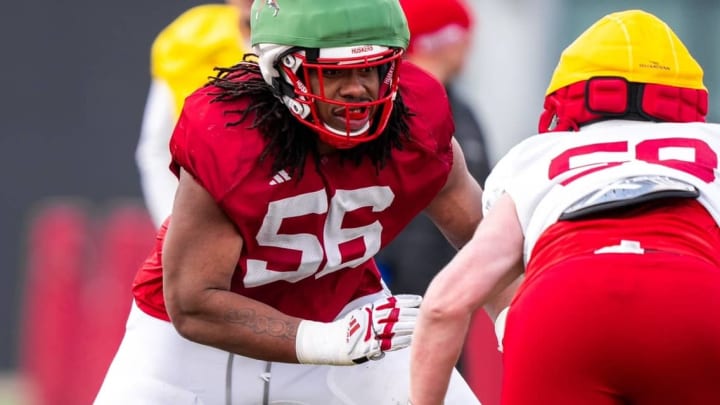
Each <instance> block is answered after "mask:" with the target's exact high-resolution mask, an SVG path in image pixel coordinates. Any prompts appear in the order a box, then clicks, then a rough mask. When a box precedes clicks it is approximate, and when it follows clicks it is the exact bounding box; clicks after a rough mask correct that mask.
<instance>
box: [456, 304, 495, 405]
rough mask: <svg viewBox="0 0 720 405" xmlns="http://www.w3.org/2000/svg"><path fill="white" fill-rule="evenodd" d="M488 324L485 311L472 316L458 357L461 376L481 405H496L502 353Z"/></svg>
mask: <svg viewBox="0 0 720 405" xmlns="http://www.w3.org/2000/svg"><path fill="white" fill-rule="evenodd" d="M497 347H498V344H497V338H496V337H495V329H494V326H493V323H492V321H491V320H490V318H489V317H488V316H487V314H486V313H485V311H483V310H480V311H478V312H476V313H475V316H474V317H473V321H472V324H471V325H470V330H469V331H468V336H467V340H466V341H465V349H464V351H463V355H462V364H463V376H464V377H465V380H466V381H467V382H468V384H469V385H470V388H472V390H473V392H474V393H475V395H476V396H477V397H478V398H479V399H480V402H481V403H482V404H483V405H499V404H500V391H501V386H502V354H501V353H500V352H499V351H498V350H497Z"/></svg>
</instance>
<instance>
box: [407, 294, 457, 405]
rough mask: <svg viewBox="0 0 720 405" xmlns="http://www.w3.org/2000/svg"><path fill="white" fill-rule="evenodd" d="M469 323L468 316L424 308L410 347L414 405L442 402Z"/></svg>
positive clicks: (411, 387)
mask: <svg viewBox="0 0 720 405" xmlns="http://www.w3.org/2000/svg"><path fill="white" fill-rule="evenodd" d="M423 305H424V304H423ZM469 324H470V317H469V316H459V315H458V316H453V317H446V316H445V315H444V314H440V313H438V314H428V313H427V312H426V311H423V314H421V316H420V319H419V321H418V329H417V330H416V332H415V335H414V336H413V344H412V345H411V346H410V348H411V350H412V353H411V368H410V399H411V401H412V404H413V405H440V404H443V401H444V399H445V395H446V392H447V389H448V384H449V382H450V375H451V373H452V370H453V367H454V366H455V364H456V363H457V361H458V358H459V357H460V353H461V351H462V347H463V342H464V337H465V334H466V333H467V328H468V327H469Z"/></svg>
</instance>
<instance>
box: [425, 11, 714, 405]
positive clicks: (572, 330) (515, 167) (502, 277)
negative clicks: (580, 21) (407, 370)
mask: <svg viewBox="0 0 720 405" xmlns="http://www.w3.org/2000/svg"><path fill="white" fill-rule="evenodd" d="M545 95H546V98H545V103H544V112H543V113H542V114H541V116H540V120H539V125H538V130H539V132H540V134H539V135H536V136H533V137H530V138H529V139H527V140H525V141H523V142H521V143H520V144H519V145H517V146H516V147H515V148H513V149H512V150H511V151H510V152H508V154H506V155H505V156H504V157H503V158H502V159H501V160H500V162H498V164H497V165H496V166H495V168H494V169H493V171H492V173H491V174H490V176H489V177H488V179H487V182H486V188H485V193H484V195H483V207H484V210H485V214H486V215H485V218H484V219H483V222H482V223H481V224H480V226H479V227H478V229H477V231H476V233H475V235H474V236H473V238H472V240H471V241H470V242H468V244H467V245H465V247H463V248H462V249H461V250H460V252H459V253H458V254H457V256H455V258H453V260H452V261H451V262H450V264H448V266H446V267H445V268H444V269H443V270H442V271H441V272H440V274H439V275H438V276H437V277H436V278H435V279H434V280H433V281H432V283H431V285H430V287H429V288H428V291H427V294H426V296H425V300H424V301H423V305H422V308H421V310H420V317H419V320H418V325H417V329H416V331H415V337H414V341H413V346H412V347H411V350H412V366H411V391H412V394H411V400H412V401H413V404H414V405H439V404H441V403H442V397H443V393H444V390H445V386H446V384H447V381H448V380H447V376H448V375H449V372H450V370H452V367H453V365H454V364H455V361H456V360H457V358H458V356H459V354H460V351H461V348H462V346H463V340H464V336H465V332H466V331H467V328H468V324H469V319H470V316H471V314H472V313H473V311H475V310H476V309H477V308H478V307H479V306H480V305H482V304H483V303H484V302H485V300H486V299H487V298H488V297H491V296H492V295H493V291H496V290H497V289H499V288H502V287H503V286H504V285H507V284H508V283H509V282H510V280H512V279H513V278H515V277H517V275H518V274H521V273H522V272H523V270H524V272H525V273H526V278H525V281H524V282H523V284H522V285H521V286H520V289H519V290H518V293H517V295H516V296H515V298H514V300H513V302H512V305H511V306H510V311H509V313H508V317H507V331H506V334H505V338H504V340H503V345H504V354H503V362H504V377H503V399H502V404H505V405H519V404H535V403H538V401H540V402H542V403H548V404H557V405H574V404H591V405H600V404H603V405H613V404H616V405H622V404H637V405H650V404H652V405H671V404H680V403H682V404H689V405H704V404H717V403H720V385H718V381H720V322H718V319H720V299H719V298H718V297H720V258H719V256H718V252H719V251H720V227H719V226H718V224H720V167H719V166H718V155H720V125H718V124H708V123H705V122H704V121H705V117H706V114H707V112H708V92H707V89H706V88H705V85H704V83H703V70H702V68H701V66H700V65H699V64H698V63H697V62H696V60H695V59H694V58H693V56H692V55H691V54H690V53H689V51H688V50H687V48H686V47H685V45H684V44H683V43H682V42H681V41H680V39H679V38H678V37H677V36H676V35H675V33H674V32H673V30H672V29H671V28H670V27H669V26H668V25H667V24H665V23H664V22H663V21H662V20H660V19H658V18H657V17H655V16H654V15H652V14H649V13H647V12H644V11H641V10H629V11H623V12H616V13H612V14H609V15H606V16H604V17H602V18H601V19H600V20H598V21H597V22H596V23H594V24H593V25H592V26H590V27H589V28H588V29H587V30H585V32H583V33H582V34H581V35H580V36H579V37H578V38H577V39H576V40H575V41H573V42H572V43H571V44H570V45H569V46H568V47H567V48H566V49H565V50H564V51H563V53H562V55H561V57H560V61H559V63H558V64H557V67H556V68H555V71H554V74H553V76H552V78H551V80H550V84H549V86H548V88H547V91H546V93H545Z"/></svg>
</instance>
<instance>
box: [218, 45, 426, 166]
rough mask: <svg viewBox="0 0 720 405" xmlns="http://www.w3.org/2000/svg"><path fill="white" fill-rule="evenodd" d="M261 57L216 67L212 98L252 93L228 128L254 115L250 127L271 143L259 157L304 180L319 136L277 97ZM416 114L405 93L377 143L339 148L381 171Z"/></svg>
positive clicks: (344, 154) (356, 161)
mask: <svg viewBox="0 0 720 405" xmlns="http://www.w3.org/2000/svg"><path fill="white" fill-rule="evenodd" d="M256 58H257V56H256V55H253V54H246V55H245V57H244V58H243V61H242V62H240V63H239V64H237V65H235V66H232V67H229V68H215V70H216V71H218V74H217V75H216V76H215V77H211V78H210V83H209V85H214V86H215V87H216V88H217V92H214V93H211V95H213V96H215V97H214V98H213V100H212V101H213V102H227V101H233V100H237V99H239V98H242V97H248V98H250V99H251V100H252V102H251V103H250V104H249V106H248V107H247V108H246V109H244V110H228V111H226V112H225V113H226V114H239V115H240V118H239V119H237V120H236V121H233V122H229V123H228V124H227V125H228V126H235V125H239V124H240V123H242V122H243V121H245V119H246V118H247V117H248V116H249V115H251V113H254V114H255V118H254V119H253V122H252V124H251V125H250V126H249V127H248V128H257V129H258V130H259V131H260V133H261V135H262V137H263V138H264V139H265V141H266V142H267V144H266V145H265V148H264V149H263V152H262V154H261V155H260V160H261V161H262V160H264V159H265V158H267V157H268V156H273V158H274V161H273V163H272V173H271V174H270V175H272V174H273V173H276V172H278V171H280V170H283V169H284V170H286V171H287V172H288V173H289V174H290V175H291V176H293V177H294V178H296V179H297V180H299V179H300V178H301V177H302V175H303V168H304V167H305V159H306V158H307V156H308V155H311V156H312V157H313V159H314V160H315V161H316V163H319V160H320V155H319V153H318V149H317V143H316V139H317V136H316V135H315V134H314V133H313V132H312V130H311V129H310V128H308V127H306V126H305V125H302V124H301V123H299V122H298V121H297V119H295V117H293V115H292V114H291V113H290V111H289V110H288V109H287V107H285V105H284V104H283V103H282V102H281V101H280V100H279V99H278V98H277V97H275V95H274V93H273V89H272V87H271V86H270V85H269V84H267V83H266V82H265V80H264V79H263V78H262V75H261V73H260V67H259V66H258V64H257V63H256V62H255V60H257V59H256ZM410 116H412V114H411V113H410V111H409V110H408V109H407V107H406V106H405V104H404V103H403V101H402V97H401V96H400V94H398V96H397V97H396V98H395V102H394V107H393V111H392V112H391V114H390V119H389V120H388V124H387V127H386V128H385V130H384V131H383V132H382V134H380V136H378V137H377V138H375V139H374V140H372V141H369V142H366V143H362V144H360V145H358V146H355V147H353V148H350V149H342V150H339V151H338V153H340V156H341V159H342V160H343V161H344V160H347V161H350V162H351V163H353V164H355V165H359V164H360V163H361V161H362V159H363V158H365V157H367V158H369V159H370V161H371V162H372V163H373V165H374V166H375V168H376V170H377V171H379V170H380V169H382V168H383V167H384V166H385V164H386V163H387V160H388V158H389V157H390V154H391V152H392V149H393V148H396V149H402V139H409V137H410V134H409V126H408V123H407V120H408V118H409V117H410Z"/></svg>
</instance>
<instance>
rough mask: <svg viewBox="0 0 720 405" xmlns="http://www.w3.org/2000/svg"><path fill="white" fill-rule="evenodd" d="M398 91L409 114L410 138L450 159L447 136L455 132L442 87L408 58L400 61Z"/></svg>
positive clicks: (443, 159)
mask: <svg viewBox="0 0 720 405" xmlns="http://www.w3.org/2000/svg"><path fill="white" fill-rule="evenodd" d="M400 93H401V94H402V97H403V101H404V103H405V105H406V106H407V107H408V109H409V110H410V112H411V113H412V114H413V116H412V117H411V119H410V128H411V133H410V137H411V141H412V142H415V143H417V144H419V145H420V146H421V147H422V148H423V149H426V150H428V151H430V152H432V153H435V154H436V155H437V157H438V158H439V159H440V160H442V161H445V162H448V163H450V164H451V163H452V146H451V142H450V141H451V139H452V137H453V134H454V133H455V122H454V121H453V117H452V111H451V109H450V102H449V100H448V96H447V92H446V91H445V87H444V86H443V85H442V84H441V83H440V82H439V81H438V80H436V79H435V78H434V77H433V76H431V75H430V74H428V73H426V72H425V71H423V70H422V69H420V68H419V67H417V66H415V65H413V64H412V63H410V62H407V61H405V62H403V64H402V70H401V76H400Z"/></svg>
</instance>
